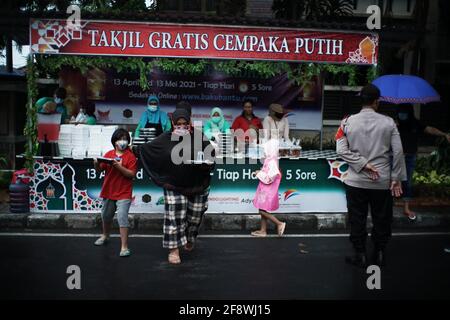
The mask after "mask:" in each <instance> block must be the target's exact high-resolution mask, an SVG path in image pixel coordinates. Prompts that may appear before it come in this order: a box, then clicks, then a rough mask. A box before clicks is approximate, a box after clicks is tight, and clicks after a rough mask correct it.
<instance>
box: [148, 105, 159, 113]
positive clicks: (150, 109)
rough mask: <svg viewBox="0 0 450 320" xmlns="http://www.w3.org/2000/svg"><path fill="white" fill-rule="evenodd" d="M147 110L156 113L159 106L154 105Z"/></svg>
mask: <svg viewBox="0 0 450 320" xmlns="http://www.w3.org/2000/svg"><path fill="white" fill-rule="evenodd" d="M147 108H148V110H149V111H150V112H155V111H156V110H158V106H154V105H148V106H147Z"/></svg>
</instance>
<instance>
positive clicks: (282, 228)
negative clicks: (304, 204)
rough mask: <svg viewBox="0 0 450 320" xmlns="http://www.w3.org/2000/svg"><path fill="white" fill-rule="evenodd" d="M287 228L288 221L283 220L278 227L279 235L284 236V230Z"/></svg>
mask: <svg viewBox="0 0 450 320" xmlns="http://www.w3.org/2000/svg"><path fill="white" fill-rule="evenodd" d="M285 229H286V223H285V222H283V223H282V224H281V226H278V227H277V230H278V236H279V237H282V236H283V234H284V230H285Z"/></svg>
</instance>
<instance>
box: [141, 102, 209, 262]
mask: <svg viewBox="0 0 450 320" xmlns="http://www.w3.org/2000/svg"><path fill="white" fill-rule="evenodd" d="M172 122H173V123H172V128H173V131H172V132H165V133H163V134H161V135H160V136H159V137H158V138H156V139H155V140H153V141H152V142H150V143H147V144H145V145H143V146H142V147H141V148H140V150H139V159H140V161H141V162H142V166H143V168H144V170H145V171H146V172H147V174H148V175H149V176H150V178H151V179H152V180H153V182H155V183H156V184H157V185H158V186H160V187H162V188H163V189H164V202H165V204H164V208H165V214H164V229H163V232H164V239H163V247H164V248H168V249H169V257H168V259H169V263H171V264H179V263H181V259H180V252H179V248H180V247H182V246H184V248H185V250H186V251H192V249H193V248H194V243H195V240H196V238H197V235H198V229H199V227H200V224H201V221H202V218H203V214H204V213H205V211H206V210H207V209H208V195H209V185H210V182H211V171H212V170H213V168H214V148H213V146H212V145H211V144H210V143H209V141H208V139H206V137H204V135H203V134H202V132H201V131H199V130H196V129H192V127H191V126H190V125H189V123H190V115H189V113H188V112H187V110H185V109H181V108H180V109H176V110H175V111H174V112H173V114H172ZM197 159H201V160H203V161H194V160H197Z"/></svg>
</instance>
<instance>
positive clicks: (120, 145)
mask: <svg viewBox="0 0 450 320" xmlns="http://www.w3.org/2000/svg"><path fill="white" fill-rule="evenodd" d="M116 146H117V147H118V148H119V150H121V151H123V150H125V149H126V148H127V147H128V141H127V140H119V141H117V142H116Z"/></svg>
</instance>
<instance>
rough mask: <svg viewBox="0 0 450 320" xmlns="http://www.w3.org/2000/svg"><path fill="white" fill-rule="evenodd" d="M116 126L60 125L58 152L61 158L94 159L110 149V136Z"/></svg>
mask: <svg viewBox="0 0 450 320" xmlns="http://www.w3.org/2000/svg"><path fill="white" fill-rule="evenodd" d="M117 128H118V126H101V125H96V126H89V125H83V124H78V125H72V124H63V125H61V129H60V133H59V141H58V145H59V151H60V154H61V156H63V157H73V158H75V159H84V158H86V157H88V158H96V157H101V156H103V155H104V154H105V153H106V152H107V151H109V150H111V149H112V145H111V136H112V134H113V132H114V131H115V130H116V129H117Z"/></svg>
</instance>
